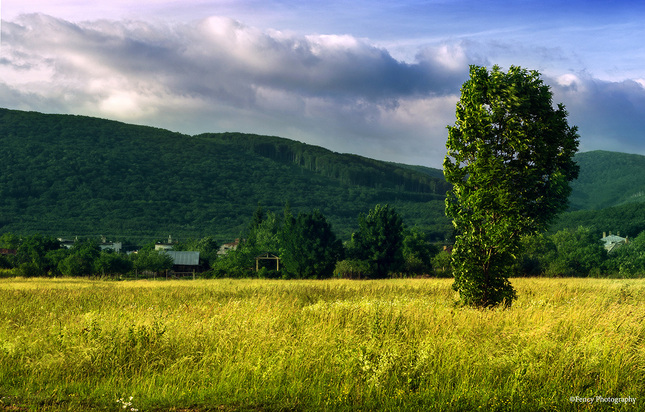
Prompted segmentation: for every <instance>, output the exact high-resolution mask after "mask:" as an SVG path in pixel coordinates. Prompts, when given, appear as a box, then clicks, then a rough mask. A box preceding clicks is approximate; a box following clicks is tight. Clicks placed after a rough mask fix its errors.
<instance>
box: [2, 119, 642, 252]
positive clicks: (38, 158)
mask: <svg viewBox="0 0 645 412" xmlns="http://www.w3.org/2000/svg"><path fill="white" fill-rule="evenodd" d="M0 145H1V146H2V150H0V233H3V232H14V233H18V234H29V233H36V232H38V233H42V234H49V235H54V236H61V237H74V236H100V235H103V236H106V237H110V238H113V239H136V240H139V241H141V240H146V239H161V238H167V237H168V235H172V236H173V238H188V237H203V236H213V237H214V238H215V239H216V240H218V241H221V242H224V241H228V240H231V239H234V238H235V237H239V236H240V235H241V234H242V233H243V231H244V229H245V228H246V226H247V224H248V221H249V220H250V218H251V216H252V214H253V211H254V210H255V209H256V208H257V207H258V205H261V206H262V208H263V209H265V210H267V211H273V212H275V213H281V212H282V210H283V209H284V208H285V207H289V208H290V209H291V211H292V212H293V213H297V212H299V211H304V212H309V211H311V210H313V209H319V210H320V211H321V212H322V213H323V214H324V215H325V216H326V217H327V218H328V220H329V221H330V222H331V223H332V225H333V228H334V230H335V231H336V232H337V234H338V235H339V237H340V238H342V239H348V238H349V236H350V235H351V233H352V232H353V231H354V230H355V229H356V227H357V217H358V215H359V214H360V213H367V212H368V211H369V209H370V208H372V207H373V206H374V205H376V204H377V203H389V204H390V205H392V206H393V207H395V209H396V210H397V211H398V212H399V213H400V214H401V216H402V217H403V219H404V222H405V223H406V224H407V225H408V226H415V227H417V228H419V229H421V230H423V231H425V232H426V233H427V234H428V235H429V236H430V239H432V240H434V241H444V240H445V239H447V238H449V237H450V235H451V224H450V222H449V221H448V219H447V218H446V217H445V215H444V197H445V193H446V191H447V190H448V189H449V185H448V183H447V182H446V181H445V180H444V179H443V174H442V171H441V170H439V169H434V168H429V167H424V166H418V165H405V164H397V163H390V162H383V161H377V160H373V159H369V158H366V157H362V156H358V155H353V154H343V153H335V152H332V151H330V150H327V149H324V148H322V147H318V146H312V145H307V144H304V143H300V142H297V141H294V140H289V139H284V138H280V137H273V136H260V135H251V134H242V133H210V134H201V135H196V136H189V135H185V134H180V133H175V132H171V131H168V130H163V129H158V128H153V127H146V126H137V125H130V124H125V123H121V122H116V121H110V120H103V119H98V118H92V117H85V116H74V115H52V114H42V113H36V112H24V111H17V110H9V109H0ZM576 161H577V162H578V164H579V165H580V176H579V178H578V180H577V181H575V182H573V183H572V187H573V192H572V195H571V197H570V204H571V208H570V212H568V213H565V214H563V215H562V217H561V218H560V219H559V220H558V221H557V222H556V223H555V224H554V228H564V227H569V226H572V225H579V224H583V225H593V226H595V227H597V228H598V230H606V231H611V230H614V231H619V230H627V231H640V230H645V215H644V216H642V218H641V217H640V215H639V213H640V209H642V207H641V202H642V201H643V200H645V157H644V156H639V155H632V154H624V153H615V152H604V151H596V152H586V153H579V154H578V155H576ZM626 211H627V212H626ZM599 216H601V217H602V219H605V220H604V221H603V220H600V221H599V220H598V219H599ZM627 218H629V219H627ZM610 225H613V227H605V226H610ZM601 226H602V227H601ZM635 234H637V233H634V235H635Z"/></svg>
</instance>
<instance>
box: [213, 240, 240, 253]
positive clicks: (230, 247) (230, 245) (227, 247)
mask: <svg viewBox="0 0 645 412" xmlns="http://www.w3.org/2000/svg"><path fill="white" fill-rule="evenodd" d="M239 245H240V239H239V238H238V239H235V242H231V243H224V244H223V245H222V246H220V247H219V250H218V251H217V254H218V255H225V254H227V253H228V252H230V251H231V250H235V249H237V247H238V246H239Z"/></svg>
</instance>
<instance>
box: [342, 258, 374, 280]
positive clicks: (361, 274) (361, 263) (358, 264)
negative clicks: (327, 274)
mask: <svg viewBox="0 0 645 412" xmlns="http://www.w3.org/2000/svg"><path fill="white" fill-rule="evenodd" d="M334 274H335V275H336V277H339V278H346V279H362V278H366V277H369V275H370V264H369V262H367V261H365V260H358V259H346V260H341V261H340V262H338V263H337V264H336V269H334Z"/></svg>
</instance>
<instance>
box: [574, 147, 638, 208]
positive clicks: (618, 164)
mask: <svg viewBox="0 0 645 412" xmlns="http://www.w3.org/2000/svg"><path fill="white" fill-rule="evenodd" d="M575 160H576V162H577V163H578V165H579V166H580V176H579V177H578V179H577V180H575V181H574V182H573V183H572V184H571V187H572V189H573V191H572V193H571V197H570V199H569V200H570V203H571V209H572V210H584V209H592V210H597V209H603V208H607V207H613V206H619V205H624V204H627V203H634V202H639V203H640V202H643V201H645V156H641V155H637V154H627V153H618V152H608V151H601V150H597V151H592V152H585V153H578V154H577V155H576V158H575Z"/></svg>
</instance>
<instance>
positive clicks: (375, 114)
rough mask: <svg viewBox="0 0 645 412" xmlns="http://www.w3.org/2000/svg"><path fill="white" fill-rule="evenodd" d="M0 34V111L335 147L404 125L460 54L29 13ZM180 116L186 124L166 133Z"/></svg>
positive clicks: (449, 77)
mask: <svg viewBox="0 0 645 412" xmlns="http://www.w3.org/2000/svg"><path fill="white" fill-rule="evenodd" d="M2 34H3V42H4V45H3V47H4V50H3V52H4V55H5V57H4V58H3V59H2V60H1V61H0V73H1V75H2V76H1V78H2V79H3V82H4V86H5V88H4V92H3V93H2V94H1V95H0V102H1V103H2V105H4V106H14V107H15V105H16V101H17V100H23V99H22V98H20V99H16V95H22V96H24V97H28V99H27V100H31V101H34V100H36V101H38V100H39V101H40V103H39V104H35V106H36V107H35V108H34V109H36V110H42V109H43V108H44V106H47V105H48V104H50V103H51V102H52V101H56V102H57V103H56V104H55V105H53V106H52V107H53V108H54V110H55V111H63V112H72V113H82V114H89V115H98V116H102V117H109V118H116V119H119V120H125V121H134V122H139V123H148V124H150V123H152V124H154V125H161V126H162V127H169V128H171V129H177V127H180V128H182V130H181V131H185V132H188V133H193V132H199V131H219V130H224V129H229V130H230V129H236V130H240V129H247V130H242V131H253V132H256V133H277V134H281V135H285V133H283V131H290V132H291V133H293V134H292V135H288V136H286V137H291V138H296V139H299V138H300V136H299V135H298V134H300V133H302V134H303V135H306V136H309V139H310V140H312V141H316V143H318V144H322V145H325V144H326V142H327V141H331V143H332V144H333V143H334V141H337V142H338V143H339V144H338V148H339V149H340V148H341V146H342V145H341V144H340V142H343V141H345V142H346V141H347V138H348V137H350V138H352V139H358V140H360V141H361V142H363V143H364V142H366V141H369V140H370V139H372V140H374V141H376V140H378V139H380V138H385V136H384V133H383V131H382V130H381V129H382V128H383V127H385V128H386V130H387V126H388V125H390V124H396V125H398V126H401V127H404V128H405V124H404V123H405V122H404V121H402V120H401V119H404V118H406V117H405V116H404V115H402V113H409V112H410V108H411V107H413V106H414V105H415V104H417V100H418V101H419V102H424V101H429V100H432V99H434V98H438V99H441V98H442V97H443V96H447V95H453V94H454V90H455V88H457V87H458V85H459V84H460V83H461V82H462V81H463V79H464V77H465V74H466V71H465V69H466V68H465V67H464V64H463V61H464V59H465V57H464V55H463V51H462V50H460V49H459V47H448V46H445V47H444V46H442V47H441V48H439V49H438V50H436V51H434V52H433V51H432V50H430V49H427V50H425V51H424V52H423V53H421V54H419V56H418V62H416V63H414V64H408V63H404V62H400V61H397V60H395V59H394V58H393V57H392V56H390V54H389V53H388V52H387V50H385V49H382V48H379V47H376V46H374V45H371V44H370V43H368V42H367V41H366V40H362V39H357V38H355V37H352V36H346V35H345V36H336V35H308V36H298V35H293V34H288V33H283V32H279V31H261V30H258V29H256V28H253V27H248V26H245V25H243V24H242V23H240V22H238V21H235V20H232V19H228V18H222V17H211V18H208V19H204V20H202V21H199V22H197V23H195V24H191V25H189V24H177V25H174V26H167V25H158V24H157V25H155V24H151V23H144V22H136V21H127V22H126V21H121V22H114V21H95V22H83V23H72V22H69V21H65V20H62V19H56V18H53V17H50V16H46V15H42V14H31V15H24V16H21V17H20V18H18V19H17V20H16V21H13V22H5V24H4V26H3V33H2ZM46 111H51V110H46ZM172 112H174V113H177V114H176V115H175V116H172V115H170V116H169V113H172ZM180 113H181V115H179V114H180ZM180 116H188V117H189V118H192V120H193V121H192V122H189V121H184V122H183V124H179V125H176V126H175V127H173V125H171V124H168V123H169V121H168V119H169V118H172V119H176V118H177V117H180ZM428 116H432V114H430V113H428ZM233 119H234V121H233ZM396 119H398V120H396ZM395 120H396V121H395ZM235 122H238V123H235ZM160 123H161V124H160ZM416 123H419V122H418V121H416ZM421 123H423V122H421ZM265 125H268V127H266V129H269V130H265ZM184 128H185V129H184ZM408 129H409V127H408ZM310 130H318V134H317V137H316V136H313V135H314V133H312V132H311V131H310ZM392 133H393V131H391V130H388V132H387V134H388V138H390V139H392V138H393V137H392ZM330 135H331V136H330ZM357 146H360V144H357ZM348 148H349V149H351V150H353V149H356V151H359V150H358V149H359V147H356V148H353V147H352V146H351V144H350V145H349V146H348Z"/></svg>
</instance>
